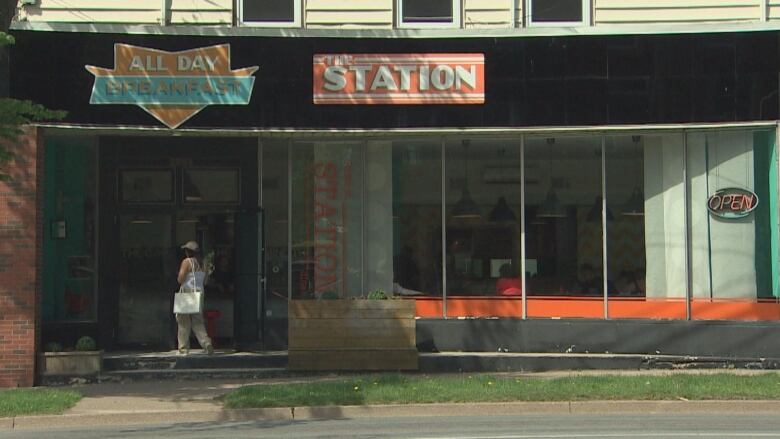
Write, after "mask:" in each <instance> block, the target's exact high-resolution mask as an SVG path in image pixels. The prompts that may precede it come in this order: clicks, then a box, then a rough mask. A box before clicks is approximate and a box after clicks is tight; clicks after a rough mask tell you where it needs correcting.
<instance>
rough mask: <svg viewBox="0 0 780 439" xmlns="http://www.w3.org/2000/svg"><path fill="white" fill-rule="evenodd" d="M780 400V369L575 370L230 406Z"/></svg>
mask: <svg viewBox="0 0 780 439" xmlns="http://www.w3.org/2000/svg"><path fill="white" fill-rule="evenodd" d="M680 398H684V399H688V400H743V399H758V400H768V399H780V373H765V374H757V375H749V376H747V375H735V374H728V373H723V374H713V375H709V374H707V375H687V374H686V375H667V376H650V375H644V376H642V375H638V376H620V375H603V376H571V377H563V378H535V377H499V378H496V377H493V376H491V375H462V376H425V375H400V374H382V375H364V376H357V377H354V378H348V379H347V378H345V379H343V380H333V381H319V382H309V383H292V384H261V385H252V386H245V387H242V388H239V389H236V390H234V391H233V392H231V393H229V394H228V395H226V396H225V399H224V401H225V407H226V408H260V407H302V406H325V405H371V404H414V403H447V402H508V401H587V400H601V401H604V400H675V399H680Z"/></svg>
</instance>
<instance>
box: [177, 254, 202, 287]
mask: <svg viewBox="0 0 780 439" xmlns="http://www.w3.org/2000/svg"><path fill="white" fill-rule="evenodd" d="M189 261H190V271H189V272H188V273H187V277H185V278H184V282H182V284H181V287H182V289H187V290H200V291H203V282H204V280H205V279H206V273H205V272H204V271H203V270H201V267H200V266H199V265H198V261H197V260H196V259H195V258H189Z"/></svg>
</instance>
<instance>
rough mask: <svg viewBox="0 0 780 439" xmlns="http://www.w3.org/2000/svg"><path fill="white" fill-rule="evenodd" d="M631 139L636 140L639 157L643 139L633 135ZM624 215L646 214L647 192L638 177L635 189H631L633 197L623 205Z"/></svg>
mask: <svg viewBox="0 0 780 439" xmlns="http://www.w3.org/2000/svg"><path fill="white" fill-rule="evenodd" d="M631 140H632V141H633V142H634V145H636V148H637V154H636V155H637V157H638V156H639V152H641V151H640V148H641V147H640V146H639V141H640V140H641V137H640V136H631ZM637 175H641V174H640V173H637ZM623 215H625V216H644V215H645V194H644V192H643V191H642V188H641V187H640V185H639V180H638V179H637V182H636V184H634V190H633V191H631V197H630V198H629V199H628V201H626V205H625V206H624V207H623Z"/></svg>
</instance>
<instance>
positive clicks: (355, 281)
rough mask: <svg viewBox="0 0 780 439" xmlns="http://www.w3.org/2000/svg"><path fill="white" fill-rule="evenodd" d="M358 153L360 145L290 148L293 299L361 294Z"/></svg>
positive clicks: (360, 159) (360, 154)
mask: <svg viewBox="0 0 780 439" xmlns="http://www.w3.org/2000/svg"><path fill="white" fill-rule="evenodd" d="M363 153H364V148H363V144H362V143H346V142H312V143H297V144H294V145H293V147H292V150H291V154H292V169H293V171H292V172H293V174H292V217H291V218H290V219H291V220H292V284H293V288H292V297H293V298H294V299H314V298H321V297H326V298H338V297H340V298H347V297H356V296H361V295H363V294H364V291H363V265H362V264H363Z"/></svg>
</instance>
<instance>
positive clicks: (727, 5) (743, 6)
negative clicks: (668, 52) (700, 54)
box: [594, 0, 780, 25]
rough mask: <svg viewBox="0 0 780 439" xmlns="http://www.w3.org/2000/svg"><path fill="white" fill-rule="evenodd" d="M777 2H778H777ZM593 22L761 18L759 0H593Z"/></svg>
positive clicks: (660, 21) (744, 19) (709, 20)
mask: <svg viewBox="0 0 780 439" xmlns="http://www.w3.org/2000/svg"><path fill="white" fill-rule="evenodd" d="M777 1H778V3H780V0H777ZM594 2H595V5H594V14H595V15H594V23H595V24H596V25H600V24H620V23H686V22H687V23H692V22H694V23H695V22H738V21H758V20H760V19H761V0H594Z"/></svg>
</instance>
